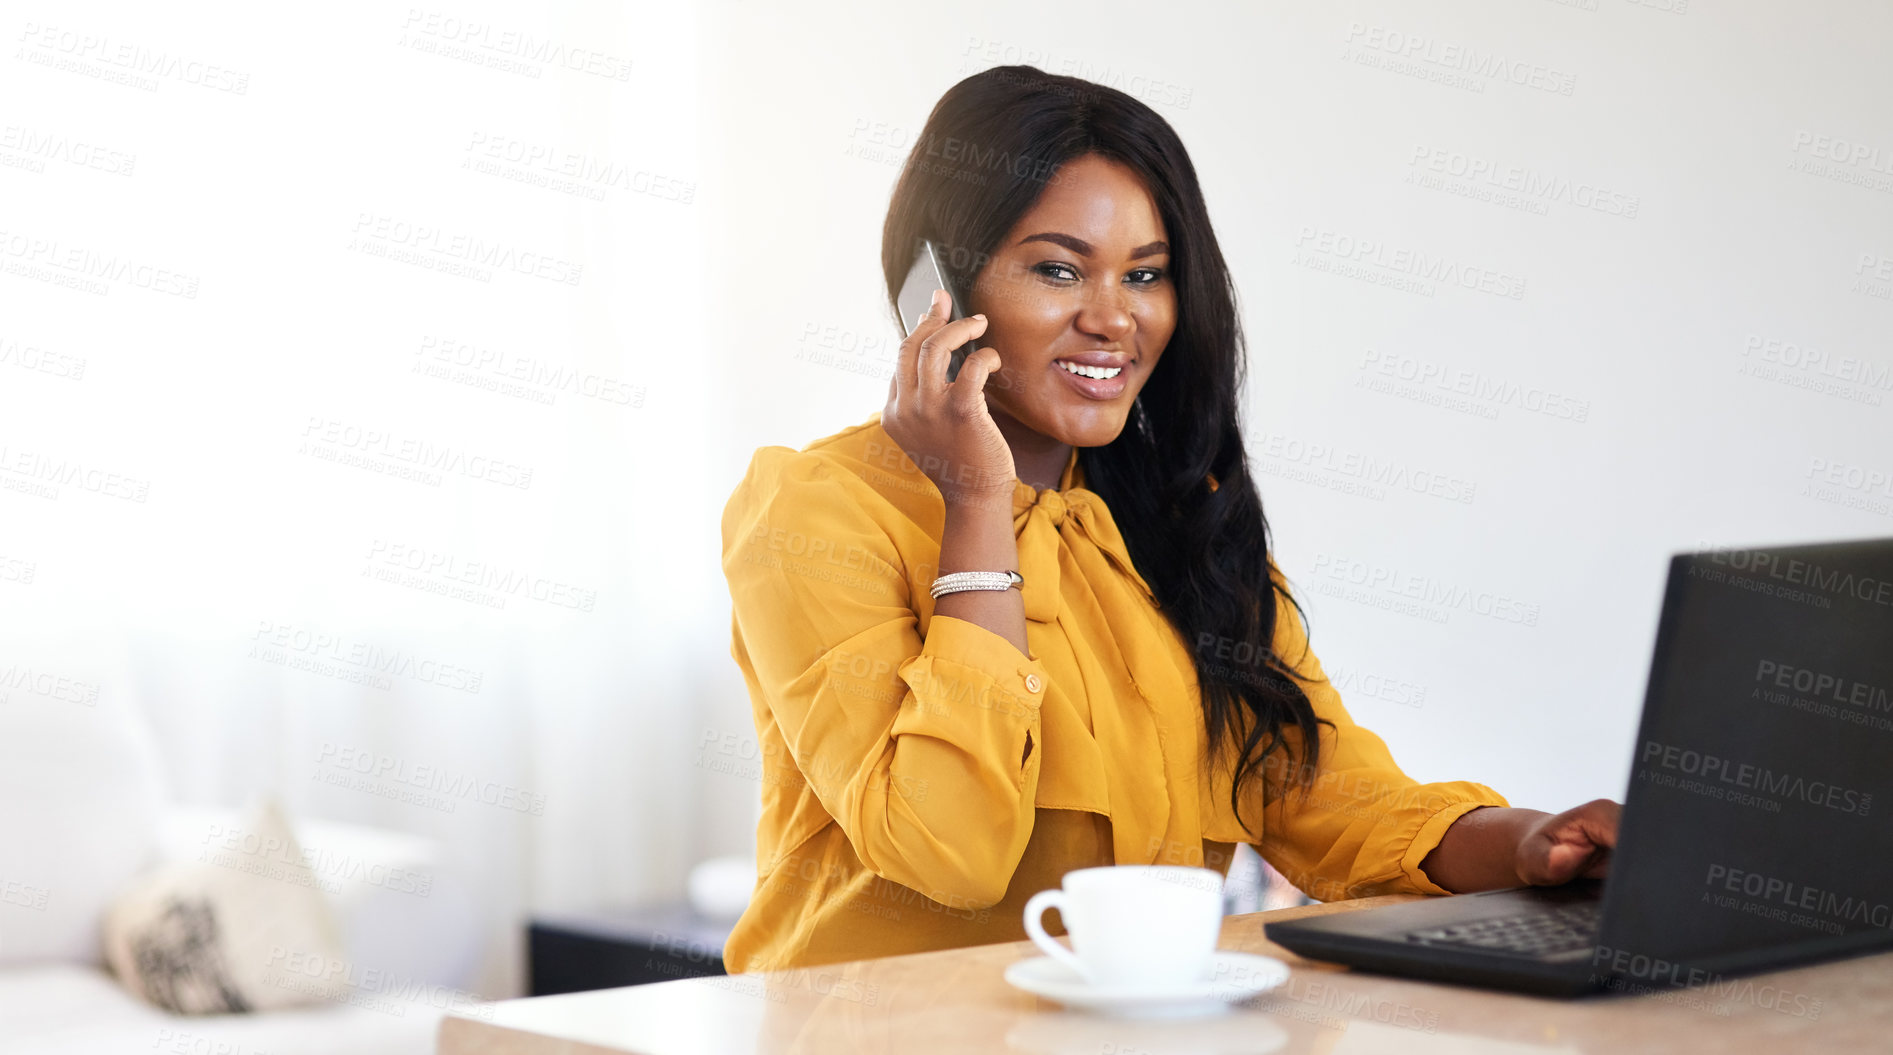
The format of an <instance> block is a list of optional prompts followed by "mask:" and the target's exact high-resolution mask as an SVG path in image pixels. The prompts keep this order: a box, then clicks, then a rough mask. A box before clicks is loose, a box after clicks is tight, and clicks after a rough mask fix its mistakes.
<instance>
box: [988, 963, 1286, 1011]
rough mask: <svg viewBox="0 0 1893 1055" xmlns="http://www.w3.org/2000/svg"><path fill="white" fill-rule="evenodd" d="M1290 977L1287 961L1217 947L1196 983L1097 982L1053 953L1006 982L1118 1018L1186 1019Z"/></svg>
mask: <svg viewBox="0 0 1893 1055" xmlns="http://www.w3.org/2000/svg"><path fill="white" fill-rule="evenodd" d="M1287 980H1288V965H1287V964H1285V963H1283V962H1282V961H1280V960H1277V959H1273V958H1271V957H1268V956H1254V955H1251V954H1249V953H1246V952H1221V951H1218V952H1217V953H1215V954H1214V955H1213V956H1211V957H1210V961H1209V964H1208V965H1207V966H1206V967H1204V968H1203V973H1202V975H1201V976H1200V977H1198V978H1197V980H1196V981H1194V982H1189V983H1186V984H1184V985H1179V986H1166V987H1162V988H1153V987H1148V986H1136V987H1133V986H1094V985H1092V984H1091V983H1089V982H1087V981H1085V980H1084V979H1083V978H1081V977H1079V975H1078V972H1076V971H1074V970H1072V969H1071V968H1070V967H1067V966H1065V965H1064V964H1063V963H1060V962H1059V961H1057V960H1054V959H1052V958H1051V957H1050V956H1035V957H1033V958H1032V959H1029V960H1020V961H1019V962H1018V963H1015V964H1013V965H1012V966H1010V967H1008V968H1006V981H1007V982H1010V983H1011V984H1013V985H1015V986H1017V987H1019V988H1020V989H1023V990H1025V991H1026V992H1028V993H1032V994H1033V995H1035V996H1042V997H1044V998H1046V999H1047V1000H1056V1001H1057V1002H1059V1003H1061V1004H1064V1005H1065V1006H1066V1007H1076V1008H1083V1009H1085V1010H1087V1011H1100V1012H1103V1013H1105V1014H1107V1015H1115V1016H1118V1017H1120V1018H1185V1017H1190V1016H1194V1015H1206V1014H1214V1013H1216V1012H1220V1011H1223V1010H1224V1009H1225V1008H1226V1006H1227V1005H1228V1004H1230V1003H1233V1002H1235V1001H1237V1000H1246V999H1248V998H1249V997H1252V996H1254V995H1256V994H1257V993H1265V992H1267V991H1269V990H1270V989H1273V988H1275V987H1276V986H1278V985H1281V984H1282V983H1283V982H1285V981H1287Z"/></svg>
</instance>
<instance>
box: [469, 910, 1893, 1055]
mask: <svg viewBox="0 0 1893 1055" xmlns="http://www.w3.org/2000/svg"><path fill="white" fill-rule="evenodd" d="M1407 900H1411V897H1410V896H1407V895H1399V896H1394V897H1384V898H1364V899H1361V900H1358V901H1348V902H1337V903H1334V904H1331V905H1309V906H1305V907H1303V908H1295V909H1284V910H1282V911H1279V912H1266V913H1254V914H1251V915H1246V916H1231V917H1230V918H1229V919H1228V920H1226V921H1225V922H1224V924H1223V932H1222V939H1221V942H1220V946H1221V947H1222V948H1224V949H1236V950H1241V951H1244V952H1254V953H1260V954H1263V955H1266V956H1274V957H1277V958H1279V959H1282V960H1284V961H1287V962H1288V963H1289V964H1290V965H1291V966H1292V967H1293V973H1292V975H1291V976H1290V978H1289V980H1288V982H1287V983H1286V984H1285V985H1283V986H1282V987H1281V988H1278V989H1276V990H1275V991H1273V992H1271V993H1266V994H1263V995H1260V996H1257V997H1254V998H1252V999H1250V1000H1248V1001H1246V1002H1244V1003H1242V1004H1239V1005H1236V1007H1235V1008H1234V1009H1233V1010H1232V1011H1231V1012H1230V1013H1229V1014H1226V1015H1222V1016H1219V1017H1214V1018H1207V1019H1196V1020H1189V1021H1183V1022H1137V1021H1123V1020H1115V1019H1108V1018H1100V1017H1096V1016H1091V1015H1084V1014H1078V1013H1073V1012H1067V1011H1064V1010H1062V1009H1061V1008H1059V1006H1058V1005H1056V1004H1053V1003H1051V1002H1049V1001H1043V1000H1040V999H1039V998H1038V997H1035V996H1032V995H1031V994H1029V993H1025V992H1021V991H1020V990H1017V989H1014V988H1012V987H1011V986H1009V985H1007V984H1006V982H1005V979H1004V978H1002V977H1001V972H1003V971H1004V970H1005V968H1006V966H1007V965H1008V964H1011V963H1013V962H1014V961H1017V960H1021V959H1026V958H1029V957H1032V956H1037V955H1038V954H1039V953H1038V950H1037V948H1036V947H1034V946H1033V945H1032V943H1031V942H1024V941H1022V942H1009V943H1006V944H1001V945H981V946H974V947H972V948H966V949H950V950H946V951H942V952H929V953H919V954H916V955H912V956H893V957H888V958H885V959H879V960H860V961H856V962H853V963H845V964H832V965H829V966H826V967H813V968H808V969H805V970H798V971H781V972H772V973H769V974H754V975H736V976H733V977H727V978H698V979H687V980H682V981H675V982H660V983H657V984H654V985H642V986H633V987H630V988H625V989H606V990H601V991H598V992H591V993H569V994H565V995H562V996H546V997H537V998H533V999H527V1000H507V1001H502V1002H499V1003H495V1004H489V1005H482V1006H481V1007H480V1008H479V1009H477V1010H476V1011H469V1012H467V1013H465V1014H462V1015H455V1016H451V1017H449V1018H447V1019H446V1020H444V1021H443V1022H442V1024H441V1030H440V1046H439V1052H440V1055H555V1053H556V1055H616V1053H621V1052H639V1053H648V1055H673V1053H681V1052H704V1053H715V1055H739V1053H745V1052H770V1053H776V1052H782V1053H789V1052H793V1053H808V1055H830V1053H843V1052H900V1053H903V1055H905V1053H909V1052H912V1053H928V1052H1008V1051H1014V1052H1058V1053H1065V1052H1074V1053H1076V1052H1084V1053H1086V1055H1171V1053H1183V1052H1191V1053H1212V1052H1214V1053H1224V1052H1228V1053H1236V1052H1268V1051H1279V1052H1283V1053H1301V1052H1320V1053H1323V1055H1377V1053H1382V1052H1401V1053H1410V1055H1448V1053H1452V1055H1553V1053H1578V1052H1583V1053H1597V1055H1617V1053H1658V1052H1661V1053H1675V1055H1698V1053H1702V1052H1734V1053H1740V1052H1767V1053H1771V1055H1772V1053H1775V1052H1790V1051H1816V1052H1822V1053H1831V1052H1847V1051H1886V1050H1888V1049H1889V1047H1890V1046H1893V954H1885V955H1879V956H1871V957H1864V958H1858V959H1852V960H1841V961H1837V962H1834V963H1827V964H1820V965H1817V966H1813V967H1804V968H1798V969H1795V970H1790V971H1781V972H1776V973H1773V974H1768V975H1755V976H1752V977H1749V978H1743V979H1730V980H1728V981H1726V982H1725V983H1723V987H1721V988H1717V989H1697V990H1684V991H1681V992H1673V993H1664V994H1660V995H1643V996H1620V995H1608V996H1599V997H1590V998H1585V999H1582V1000H1573V1001H1565V1000H1549V999H1542V998H1538V997H1529V996H1514V995H1511V994H1505V993H1494V992H1487V991H1483V990H1477V989H1466V988H1460V987H1455V986H1445V985H1430V984H1426V983H1422V982H1410V981H1404V980H1400V979H1395V978H1384V977H1376V976H1373V975H1367V974H1358V973H1354V972H1350V971H1345V970H1342V969H1340V968H1336V967H1333V966H1330V965H1326V964H1317V963H1313V962H1310V961H1307V960H1303V959H1300V958H1299V957H1297V956H1295V955H1294V954H1293V953H1290V952H1289V951H1288V950H1286V949H1283V948H1282V947H1281V946H1279V945H1274V944H1271V943H1270V942H1269V941H1267V940H1266V939H1264V938H1263V936H1262V925H1263V923H1264V922H1265V921H1267V920H1284V919H1293V918H1296V917H1298V916H1308V915H1320V914H1325V913H1328V912H1345V911H1350V910H1352V909H1357V908H1365V907H1368V906H1370V905H1378V904H1390V903H1394V902H1399V901H1407Z"/></svg>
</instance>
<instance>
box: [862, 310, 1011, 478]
mask: <svg viewBox="0 0 1893 1055" xmlns="http://www.w3.org/2000/svg"><path fill="white" fill-rule="evenodd" d="M952 311H953V298H952V296H951V295H950V294H948V293H947V292H946V291H945V290H935V291H934V294H933V303H932V304H931V305H930V306H929V307H928V309H927V314H925V315H923V316H921V319H920V322H919V323H918V324H916V325H915V326H914V332H913V333H911V334H909V335H908V336H907V339H906V340H904V341H902V342H901V345H900V360H899V362H898V363H897V364H896V365H895V367H894V376H893V377H892V378H891V379H890V380H889V381H888V385H887V406H886V407H885V408H883V409H882V411H881V427H882V428H884V429H886V430H887V434H888V435H889V436H892V437H893V438H894V442H896V443H898V444H900V446H901V450H903V451H906V452H907V456H908V457H909V458H912V459H913V460H914V464H915V465H918V466H919V467H920V471H921V472H922V473H925V474H926V476H927V478H928V479H929V480H932V481H933V482H934V486H936V487H938V488H939V489H940V493H941V495H943V496H944V497H945V498H946V500H947V501H948V502H949V503H955V502H984V501H989V500H1001V501H1003V502H1005V503H1008V504H1007V505H1006V508H1007V509H1008V510H1010V509H1011V506H1010V504H1009V503H1010V500H1011V497H1012V490H1013V484H1014V479H1015V475H1016V472H1017V469H1016V467H1015V466H1014V465H1013V461H1012V448H1011V447H1010V446H1008V445H1007V444H1006V437H1005V436H1004V434H1002V433H1001V432H1000V431H999V426H998V425H997V424H996V423H994V421H993V418H992V412H991V411H989V410H988V409H987V407H986V379H987V377H989V376H990V375H991V374H992V373H993V372H994V371H996V370H998V369H999V352H998V351H997V350H996V349H993V348H980V349H978V350H976V351H974V352H972V353H971V354H969V355H968V356H967V357H966V360H965V362H963V363H961V364H960V372H959V374H958V375H957V377H956V379H955V380H953V381H948V380H947V378H946V373H947V364H948V362H950V361H951V358H952V354H953V349H955V348H958V347H959V346H960V345H962V344H965V343H966V342H967V341H970V340H972V339H973V338H975V337H978V336H979V335H980V334H982V333H985V332H986V316H984V315H974V316H971V317H969V318H965V319H960V320H958V321H957V322H948V321H947V318H948V316H950V315H951V314H952Z"/></svg>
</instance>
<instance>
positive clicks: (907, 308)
mask: <svg viewBox="0 0 1893 1055" xmlns="http://www.w3.org/2000/svg"><path fill="white" fill-rule="evenodd" d="M936 289H944V290H946V291H947V294H948V295H949V296H951V297H952V298H953V318H954V319H964V318H966V310H965V301H964V300H962V299H961V298H960V291H959V290H957V289H954V288H953V284H952V283H951V282H948V281H947V273H946V268H944V267H941V266H940V251H939V249H938V248H936V247H935V246H934V244H933V243H932V242H931V241H929V240H927V239H924V238H923V239H921V241H920V249H919V250H918V251H917V252H915V253H914V264H913V266H912V267H910V268H908V269H907V280H906V281H905V282H902V283H901V287H900V296H899V297H897V298H895V307H896V308H898V309H899V310H900V324H901V336H903V337H908V336H911V335H912V334H913V332H914V327H915V325H917V324H918V323H919V322H920V317H921V316H922V315H925V314H926V313H927V308H928V306H929V305H930V304H931V303H932V301H933V291H934V290H936ZM972 353H973V342H972V341H967V342H966V343H965V344H962V345H960V346H959V347H958V348H955V349H953V355H952V358H950V359H949V360H948V361H947V380H948V381H951V380H953V379H954V378H956V377H958V376H960V364H961V363H963V362H965V361H966V357H967V356H968V355H971V354H972Z"/></svg>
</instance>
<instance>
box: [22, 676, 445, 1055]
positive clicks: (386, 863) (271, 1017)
mask: <svg viewBox="0 0 1893 1055" xmlns="http://www.w3.org/2000/svg"><path fill="white" fill-rule="evenodd" d="M10 695H11V698H10V699H0V1055H16V1053H18V1055H26V1053H33V1055H41V1053H46V1055H52V1053H60V1055H66V1053H73V1055H78V1053H92V1052H98V1053H106V1052H110V1053H119V1052H148V1053H153V1055H165V1053H170V1052H176V1053H180V1055H302V1053H309V1055H314V1053H317V1052H322V1053H330V1052H349V1053H354V1055H397V1053H399V1055H425V1053H428V1052H431V1051H433V1050H434V1036H435V1033H436V1031H437V1029H438V1025H439V1020H440V1016H441V1014H442V1007H441V1006H438V1005H446V1004H452V1006H454V1007H456V1008H457V1009H458V1008H461V1007H464V1003H463V1001H464V1000H465V999H466V997H465V995H464V993H463V992H462V991H461V990H460V989H458V988H457V987H459V986H464V985H465V984H466V981H467V977H466V976H467V975H469V974H471V966H470V964H471V960H472V958H473V956H472V953H473V950H472V949H471V948H470V947H469V943H468V941H467V940H466V938H465V936H466V935H468V934H470V933H471V932H472V930H473V928H471V927H469V926H467V925H466V922H467V921H466V918H465V917H466V916H467V912H466V909H465V905H464V903H456V901H457V899H456V898H455V897H454V896H453V894H452V891H453V890H455V889H457V888H456V887H455V885H454V884H451V883H444V882H442V880H443V878H445V877H443V875H442V858H443V855H442V853H441V847H440V846H439V845H438V844H437V843H436V842H434V841H433V840H430V839H425V838H420V837H416V836H413V835H407V834H403V833H399V832H391V831H384V830H381V829H375V828H365V827H360V826H356V825H345V824H332V823H320V822H313V821H308V820H298V821H297V823H296V834H297V836H298V838H299V839H300V840H301V841H302V842H303V844H304V849H305V851H307V852H310V853H315V852H316V851H317V850H318V849H319V850H320V852H321V853H323V854H326V855H329V856H328V857H327V859H328V860H350V859H353V860H365V861H372V862H375V863H376V864H377V865H379V866H381V868H382V869H400V870H403V871H404V873H405V874H408V875H420V876H425V877H428V879H429V880H430V882H429V889H428V890H427V892H426V896H417V895H416V892H415V890H414V885H413V884H411V883H410V884H407V886H408V889H406V890H400V889H392V888H390V887H389V886H388V885H387V884H383V885H380V886H377V885H371V884H370V883H368V882H364V881H362V880H361V879H360V878H358V877H354V878H351V877H341V876H337V877H333V881H332V882H329V883H325V884H324V885H325V886H326V887H330V888H332V889H331V890H330V896H329V901H330V904H331V905H332V907H333V908H334V910H335V912H336V914H337V917H338V920H339V922H340V923H341V929H342V933H343V937H344V947H345V950H346V953H347V956H348V957H349V960H350V962H352V963H361V964H368V965H373V966H374V967H375V968H377V969H378V970H379V971H381V972H383V973H385V974H387V975H392V976H399V977H402V978H412V979H425V980H427V981H428V982H429V983H430V986H429V988H428V989H427V990H426V995H425V996H422V995H421V993H422V990H421V989H420V988H419V987H409V988H408V990H407V992H406V994H405V995H406V996H407V999H393V998H386V997H384V996H382V995H379V994H373V995H371V994H365V993H354V994H351V997H350V999H349V1000H348V1001H347V1002H338V1003H335V1004H322V1005H318V1006H313V1007H303V1008H297V1009H294V1010H285V1011H275V1012H268V1013H258V1014H247V1015H208V1016H181V1015H172V1014H168V1013H166V1012H164V1011H161V1010H159V1009H157V1008H155V1007H152V1006H150V1005H149V1004H146V1003H144V1002H143V1001H141V1000H140V999H138V998H137V997H135V996H133V995H132V994H131V993H129V992H127V991H126V990H125V989H124V988H122V987H121V986H120V985H119V984H118V982H117V980H116V979H115V978H114V977H113V976H112V975H111V974H110V972H109V971H108V970H107V969H106V968H105V966H104V965H103V958H102V954H101V943H100V938H99V921H100V918H101V916H102V913H103V911H104V909H105V907H106V906H107V905H108V904H109V903H110V902H111V900H112V898H113V896H114V894H115V893H116V892H117V891H118V890H120V889H121V888H122V887H123V885H124V884H125V883H126V882H128V881H130V880H131V879H132V878H133V877H134V876H136V875H137V874H139V873H140V872H141V871H142V870H143V869H145V868H147V867H149V866H151V865H154V864H156V863H158V862H160V861H165V860H192V859H196V858H197V857H198V855H199V853H200V852H201V851H202V848H203V845H204V841H205V832H206V831H207V830H214V829H211V827H210V826H212V825H219V824H224V825H228V824H238V823H241V820H242V816H241V814H240V813H239V811H234V810H224V811H216V810H187V809H177V808H172V807H167V806H166V805H164V804H163V802H162V793H163V775H162V766H161V763H160V759H159V757H158V752H157V750H156V749H155V746H154V743H153V741H152V739H151V737H150V735H149V733H148V732H147V731H146V729H145V726H144V724H143V723H142V722H141V721H140V720H138V718H137V716H136V715H135V714H130V713H127V712H123V711H114V710H112V709H110V708H108V707H105V706H102V705H99V704H98V703H97V701H94V702H93V703H92V704H91V705H88V704H86V703H84V702H72V701H69V700H65V699H60V698H57V697H48V696H43V695H38V694H32V693H24V692H20V691H15V692H13V693H11V694H10ZM226 830H227V829H226ZM375 874H376V875H382V874H385V873H384V872H382V871H377V872H376V873H375ZM371 997H372V998H371ZM449 997H457V999H448V998H449Z"/></svg>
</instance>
